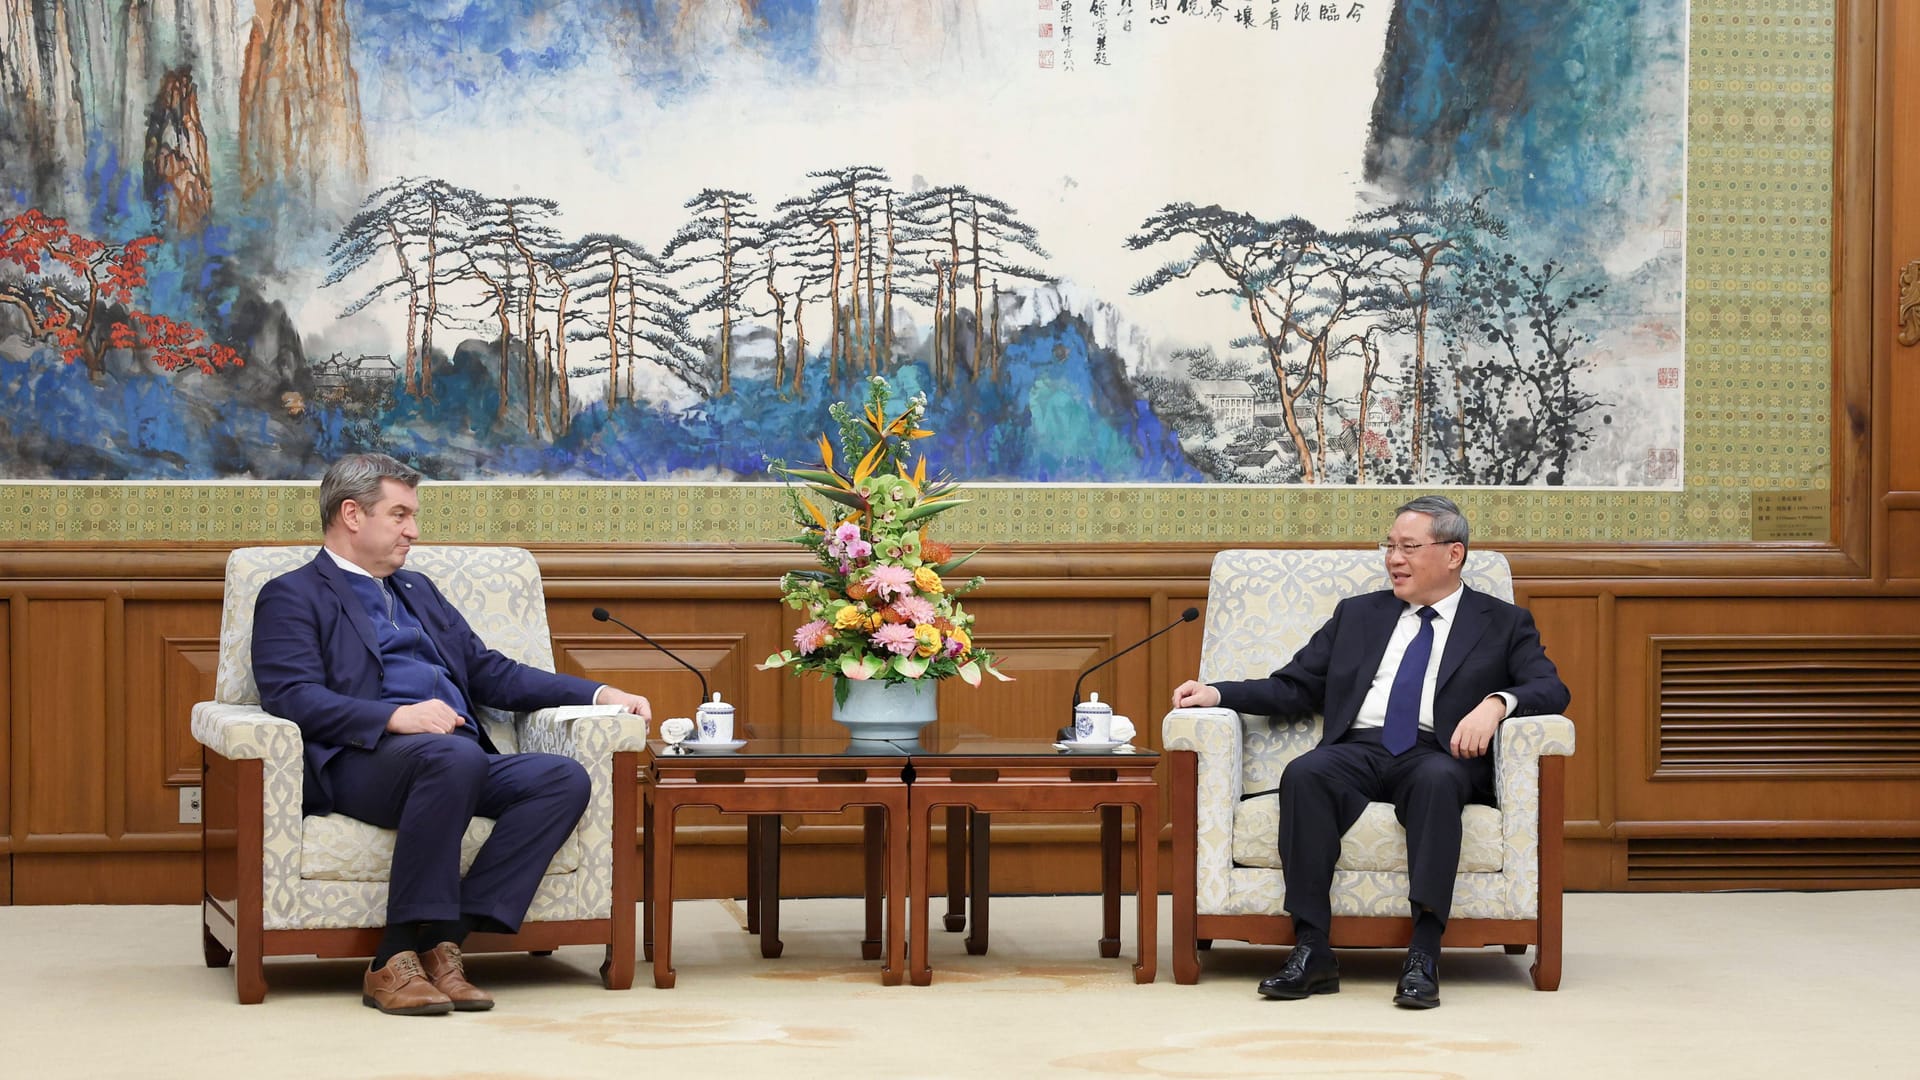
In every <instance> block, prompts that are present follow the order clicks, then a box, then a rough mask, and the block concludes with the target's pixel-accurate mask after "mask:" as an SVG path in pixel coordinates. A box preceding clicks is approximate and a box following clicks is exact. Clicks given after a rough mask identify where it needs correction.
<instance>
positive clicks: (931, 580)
mask: <svg viewBox="0 0 1920 1080" xmlns="http://www.w3.org/2000/svg"><path fill="white" fill-rule="evenodd" d="M913 584H914V587H915V588H917V589H919V590H920V591H921V592H923V593H937V592H940V591H941V589H942V588H943V586H942V585H941V584H940V575H939V574H936V573H934V572H933V567H931V566H922V567H920V568H919V569H917V570H915V571H914V572H913Z"/></svg>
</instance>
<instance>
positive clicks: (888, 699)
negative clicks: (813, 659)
mask: <svg viewBox="0 0 1920 1080" xmlns="http://www.w3.org/2000/svg"><path fill="white" fill-rule="evenodd" d="M839 684H844V685H845V687H846V699H845V700H844V701H842V700H841V695H840V693H839V691H840V685H839ZM939 691H940V686H939V683H938V682H936V681H934V680H933V679H922V680H914V681H908V682H897V683H885V682H880V681H878V680H876V679H865V680H862V679H840V680H836V685H835V687H834V703H833V718H834V720H835V721H837V722H839V723H841V724H844V725H846V728H847V735H848V737H850V738H854V739H863V740H889V741H897V740H905V739H916V738H919V736H920V729H921V728H923V727H926V726H927V725H928V724H931V723H933V722H934V720H936V719H938V710H937V709H936V707H935V706H936V704H937V702H938V700H939Z"/></svg>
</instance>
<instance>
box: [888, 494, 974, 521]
mask: <svg viewBox="0 0 1920 1080" xmlns="http://www.w3.org/2000/svg"><path fill="white" fill-rule="evenodd" d="M972 501H973V500H972V499H954V500H952V501H950V502H938V503H925V502H923V503H921V504H920V505H918V506H916V507H914V508H913V509H911V510H909V511H907V512H906V513H904V514H901V515H900V517H899V521H900V524H902V525H905V524H906V523H907V522H909V521H919V520H920V519H921V518H930V517H932V516H933V515H935V514H938V513H939V512H941V511H942V510H951V509H953V508H954V507H956V506H965V505H966V504H968V503H970V502H972Z"/></svg>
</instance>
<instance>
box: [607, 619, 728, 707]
mask: <svg viewBox="0 0 1920 1080" xmlns="http://www.w3.org/2000/svg"><path fill="white" fill-rule="evenodd" d="M593 617H594V618H595V619H598V620H599V621H601V622H610V623H612V624H613V625H615V626H617V627H619V628H621V629H622V630H625V631H626V632H627V633H629V634H632V635H633V636H634V637H637V638H639V639H640V640H641V641H644V642H646V643H647V644H649V645H651V646H653V647H654V648H656V649H658V650H660V652H662V653H663V654H665V655H666V658H667V659H669V660H671V661H673V662H674V663H676V664H679V665H680V666H681V667H683V668H686V669H687V670H688V671H691V672H693V677H694V678H696V679H699V680H700V703H701V704H703V705H704V704H706V703H707V701H709V700H710V699H711V695H709V694H708V693H707V677H706V676H705V675H703V674H701V672H700V669H699V668H697V667H694V666H693V665H692V664H689V663H687V662H686V661H685V660H682V659H680V658H679V657H678V656H675V655H674V654H673V651H672V650H671V649H668V648H667V647H666V646H665V645H662V644H660V643H659V642H657V641H655V640H653V639H652V638H650V637H648V636H647V635H645V634H643V633H641V632H640V631H638V630H635V629H634V628H633V627H631V626H628V625H627V624H626V623H623V622H621V621H620V620H619V619H616V618H614V617H613V613H612V612H610V611H608V610H607V609H606V608H603V607H597V608H594V609H593Z"/></svg>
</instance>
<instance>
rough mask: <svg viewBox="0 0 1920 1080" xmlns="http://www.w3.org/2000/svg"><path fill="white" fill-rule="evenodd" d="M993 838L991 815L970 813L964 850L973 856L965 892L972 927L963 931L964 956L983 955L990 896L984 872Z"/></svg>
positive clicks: (989, 882)
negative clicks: (969, 907)
mask: <svg viewBox="0 0 1920 1080" xmlns="http://www.w3.org/2000/svg"><path fill="white" fill-rule="evenodd" d="M992 839H993V817H992V815H990V814H982V813H978V812H976V813H974V814H972V816H971V818H970V819H969V821H968V825H967V852H968V854H969V855H971V856H972V859H973V872H972V874H971V875H970V876H971V878H972V881H970V882H969V883H968V884H969V892H970V893H971V894H972V897H973V904H972V907H973V927H972V929H970V930H968V931H967V955H968V956H985V955H986V952H987V925H988V918H987V916H988V910H987V909H988V904H989V898H990V897H992V896H993V883H992V881H991V880H990V878H989V875H988V872H987V861H988V858H989V857H990V855H991V851H990V850H989V849H990V848H991V846H992Z"/></svg>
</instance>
